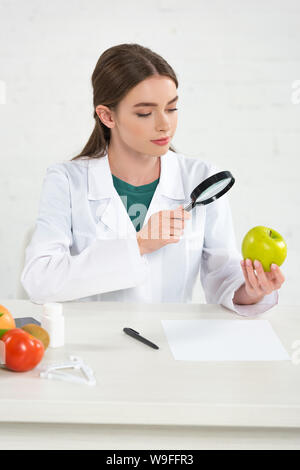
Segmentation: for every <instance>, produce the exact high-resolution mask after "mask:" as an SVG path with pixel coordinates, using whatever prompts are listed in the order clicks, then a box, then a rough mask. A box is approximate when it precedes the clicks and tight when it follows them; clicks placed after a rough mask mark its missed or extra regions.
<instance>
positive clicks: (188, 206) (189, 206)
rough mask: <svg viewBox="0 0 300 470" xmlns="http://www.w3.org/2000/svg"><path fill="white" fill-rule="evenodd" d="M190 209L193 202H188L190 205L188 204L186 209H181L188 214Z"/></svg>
mask: <svg viewBox="0 0 300 470" xmlns="http://www.w3.org/2000/svg"><path fill="white" fill-rule="evenodd" d="M192 208H193V202H190V203H189V204H188V205H187V206H186V207H184V208H183V209H184V210H185V211H188V212H189V211H191V210H192Z"/></svg>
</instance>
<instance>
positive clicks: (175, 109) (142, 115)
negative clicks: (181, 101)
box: [137, 108, 178, 117]
mask: <svg viewBox="0 0 300 470" xmlns="http://www.w3.org/2000/svg"><path fill="white" fill-rule="evenodd" d="M177 110H178V108H173V109H168V111H170V112H172V111H177ZM150 115H151V113H148V114H139V113H137V116H139V117H147V116H150Z"/></svg>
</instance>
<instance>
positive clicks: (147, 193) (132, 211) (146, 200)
mask: <svg viewBox="0 0 300 470" xmlns="http://www.w3.org/2000/svg"><path fill="white" fill-rule="evenodd" d="M112 177H113V183H114V187H115V188H116V191H117V193H118V194H119V196H120V197H121V199H122V202H123V204H124V206H125V209H126V210H127V213H128V215H129V217H130V219H131V221H132V223H133V225H134V227H135V230H136V231H137V232H138V231H139V230H141V228H142V226H143V223H144V219H145V217H146V213H147V210H148V208H149V206H150V202H151V200H152V197H153V194H154V192H155V189H156V186H157V185H158V183H159V178H158V179H157V180H155V181H152V183H149V184H143V185H142V186H133V185H132V184H129V183H126V181H123V180H120V179H119V178H117V177H116V176H115V175H112Z"/></svg>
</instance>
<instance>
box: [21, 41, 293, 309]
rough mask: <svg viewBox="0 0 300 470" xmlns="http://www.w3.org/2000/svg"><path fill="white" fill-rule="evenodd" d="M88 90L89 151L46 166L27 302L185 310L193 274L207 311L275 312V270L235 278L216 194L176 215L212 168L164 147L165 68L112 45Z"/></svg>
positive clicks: (172, 108) (245, 270) (144, 51)
mask: <svg viewBox="0 0 300 470" xmlns="http://www.w3.org/2000/svg"><path fill="white" fill-rule="evenodd" d="M92 85H93V91H94V97H93V102H94V118H95V127H94V130H93V133H92V135H91V137H90V139H89V141H88V143H87V144H86V146H85V147H84V149H83V150H82V152H81V153H80V154H79V155H77V156H76V157H74V158H72V160H71V161H66V162H63V163H58V164H54V165H51V166H50V167H49V168H47V173H46V176H45V179H44V182H43V188H42V195H41V201H40V209H39V215H38V219H37V223H36V228H35V232H34V234H33V237H32V240H31V242H30V244H29V246H28V247H27V250H26V260H25V266H24V269H23V272H22V276H21V282H22V284H23V286H24V288H25V289H26V291H27V293H28V295H29V297H30V299H31V300H32V301H33V302H35V303H44V302H63V301H73V300H79V301H88V300H100V301H135V302H150V303H151V302H189V301H191V300H192V292H193V287H194V285H195V282H196V279H197V276H199V275H200V279H201V283H202V286H203V289H204V293H205V298H206V301H207V302H208V303H215V304H222V305H223V306H225V307H227V308H229V309H231V310H233V311H235V312H237V313H239V314H242V315H251V314H255V313H260V312H264V311H266V310H268V309H269V308H271V307H272V306H273V305H275V304H277V303H278V293H277V290H278V289H279V288H280V286H281V284H282V283H283V282H284V277H283V275H282V273H281V271H280V269H279V267H277V269H276V270H275V271H273V270H272V271H271V272H270V273H269V272H264V271H263V269H262V266H261V264H260V263H259V266H258V267H255V270H256V271H254V268H253V265H252V263H251V264H250V266H247V265H246V266H242V269H241V266H240V254H239V252H238V251H237V249H236V243H235V235H234V229H233V223H232V217H231V211H230V206H229V202H228V198H227V196H226V194H225V195H224V196H223V197H222V198H220V199H218V200H216V201H214V202H213V203H211V204H209V205H207V206H197V207H195V208H194V209H193V210H192V212H191V213H189V212H187V211H185V210H184V209H183V207H184V206H185V205H186V204H188V203H189V202H190V194H191V192H192V190H193V189H194V187H196V186H197V185H198V184H199V183H200V182H201V181H202V180H204V179H205V178H207V177H209V176H211V175H212V174H214V173H216V172H218V171H220V170H219V169H218V168H216V167H213V166H212V165H211V164H209V163H208V162H204V161H201V160H200V159H198V158H187V157H185V156H184V155H182V154H180V153H177V152H176V151H175V150H174V149H173V148H172V146H171V145H170V142H171V140H172V138H173V136H174V134H175V131H176V127H177V108H176V104H177V102H178V99H179V97H178V94H177V88H178V81H177V77H176V75H175V73H174V71H173V69H172V68H171V67H170V65H169V64H168V63H167V62H166V61H165V60H164V59H163V58H162V57H161V56H159V55H158V54H156V53H154V52H153V51H151V50H150V49H148V48H145V47H142V46H140V45H138V44H121V45H118V46H114V47H111V48H110V49H108V50H106V51H105V52H104V53H103V54H102V55H101V56H100V58H99V60H98V62H97V65H96V67H95V70H94V72H93V75H92ZM158 139H168V140H166V141H165V142H161V143H158V142H157V140H158Z"/></svg>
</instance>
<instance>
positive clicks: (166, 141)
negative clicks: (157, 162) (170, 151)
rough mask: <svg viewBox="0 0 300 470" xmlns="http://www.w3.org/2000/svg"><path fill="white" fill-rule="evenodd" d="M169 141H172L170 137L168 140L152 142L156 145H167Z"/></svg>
mask: <svg viewBox="0 0 300 470" xmlns="http://www.w3.org/2000/svg"><path fill="white" fill-rule="evenodd" d="M169 140H170V137H168V138H167V139H160V140H151V142H153V143H154V144H156V145H166V144H167V143H168V142H169Z"/></svg>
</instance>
